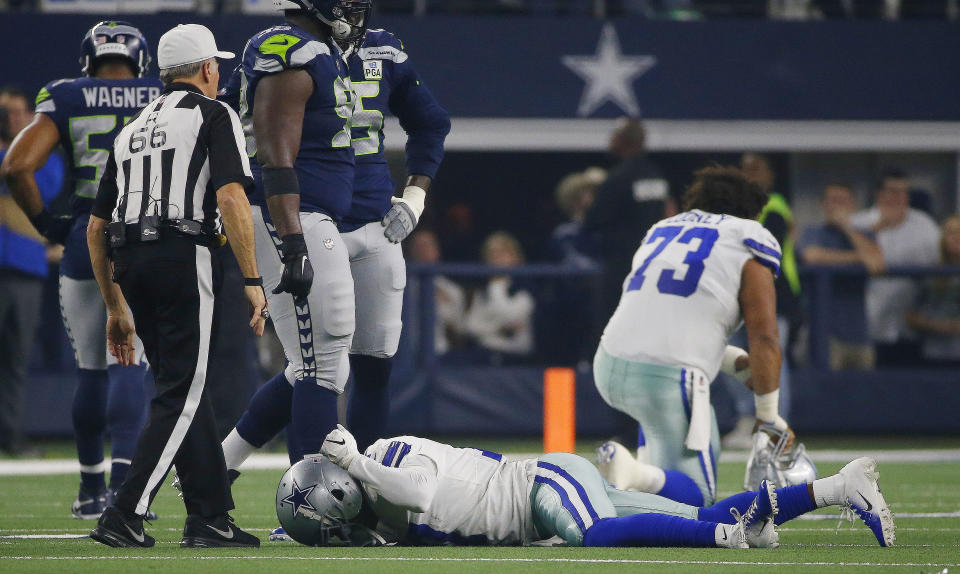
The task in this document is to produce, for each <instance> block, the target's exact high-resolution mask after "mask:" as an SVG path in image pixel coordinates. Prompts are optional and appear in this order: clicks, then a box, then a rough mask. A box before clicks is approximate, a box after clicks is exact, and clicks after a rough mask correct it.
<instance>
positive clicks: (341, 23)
mask: <svg viewBox="0 0 960 574" xmlns="http://www.w3.org/2000/svg"><path fill="white" fill-rule="evenodd" d="M273 4H274V6H276V7H277V8H278V9H279V10H303V11H305V12H306V13H308V14H310V15H311V16H313V17H314V18H316V19H318V20H320V21H321V22H323V23H324V24H326V25H328V26H330V29H331V31H332V33H333V38H334V39H335V40H337V41H338V42H349V43H353V42H356V41H357V40H359V39H361V38H362V37H363V33H364V31H366V29H367V23H368V22H369V20H370V11H371V10H372V9H373V0H273Z"/></svg>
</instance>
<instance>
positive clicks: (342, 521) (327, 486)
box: [277, 455, 363, 546]
mask: <svg viewBox="0 0 960 574" xmlns="http://www.w3.org/2000/svg"><path fill="white" fill-rule="evenodd" d="M362 500H363V496H362V495H361V493H360V483H359V482H357V481H356V480H355V479H354V478H353V477H351V476H350V475H349V474H347V471H345V470H343V469H342V468H340V467H339V466H337V465H335V464H333V463H332V462H330V461H329V460H327V458H326V457H323V456H320V455H316V456H310V457H307V458H305V459H303V460H301V461H300V462H298V463H297V464H295V465H293V466H291V467H290V468H289V469H288V470H287V472H286V473H284V475H283V478H281V479H280V485H279V486H278V487H277V518H279V519H280V525H281V526H283V529H284V530H285V531H286V532H287V534H288V535H290V537H291V538H293V539H294V540H296V541H297V542H299V543H300V544H305V545H307V546H326V545H327V544H329V542H330V541H331V539H332V538H333V537H334V536H336V537H338V538H340V539H341V540H348V539H349V536H350V526H349V522H350V521H351V520H353V519H354V518H355V517H356V516H357V514H359V512H360V506H361V504H362Z"/></svg>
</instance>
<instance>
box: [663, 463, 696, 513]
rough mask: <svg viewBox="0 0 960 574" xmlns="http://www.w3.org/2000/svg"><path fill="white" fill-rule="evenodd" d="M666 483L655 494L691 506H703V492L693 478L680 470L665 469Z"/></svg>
mask: <svg viewBox="0 0 960 574" xmlns="http://www.w3.org/2000/svg"><path fill="white" fill-rule="evenodd" d="M663 474H664V478H665V480H664V483H663V488H661V489H660V490H659V491H658V492H656V493H655V494H659V495H660V496H662V497H664V498H669V499H670V500H676V501H677V502H682V503H684V504H689V505H690V506H703V492H701V491H700V487H699V486H697V483H696V482H694V481H693V479H692V478H690V477H689V476H687V475H685V474H683V473H682V472H680V471H678V470H664V471H663Z"/></svg>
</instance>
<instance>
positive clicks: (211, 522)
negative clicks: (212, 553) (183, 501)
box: [180, 514, 260, 548]
mask: <svg viewBox="0 0 960 574" xmlns="http://www.w3.org/2000/svg"><path fill="white" fill-rule="evenodd" d="M228 546H242V547H247V548H259V547H260V539H259V538H257V537H256V536H254V535H253V534H248V533H246V532H244V531H243V530H240V529H239V528H237V526H236V525H235V524H234V523H233V518H231V517H230V515H229V514H221V515H220V516H216V517H213V518H204V517H202V516H200V515H199V514H190V515H188V516H187V522H186V524H184V526H183V540H181V541H180V548H223V547H228Z"/></svg>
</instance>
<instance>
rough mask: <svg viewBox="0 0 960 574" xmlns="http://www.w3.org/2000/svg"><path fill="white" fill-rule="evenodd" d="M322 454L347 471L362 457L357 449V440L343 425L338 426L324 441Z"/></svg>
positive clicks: (321, 449)
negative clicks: (351, 464)
mask: <svg viewBox="0 0 960 574" xmlns="http://www.w3.org/2000/svg"><path fill="white" fill-rule="evenodd" d="M320 454H323V455H324V456H326V457H327V458H329V459H330V461H331V462H333V463H334V464H336V465H337V466H339V467H340V468H342V469H344V470H346V469H348V468H350V463H352V462H353V461H354V460H356V458H357V457H358V456H360V451H359V450H358V449H357V439H355V438H353V435H352V434H350V431H348V430H347V429H346V428H344V426H343V425H337V428H335V429H333V430H332V431H330V433H329V434H327V438H325V439H324V440H323V446H322V447H321V448H320Z"/></svg>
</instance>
